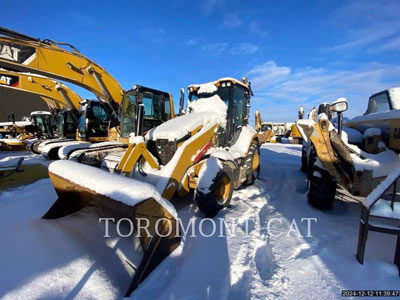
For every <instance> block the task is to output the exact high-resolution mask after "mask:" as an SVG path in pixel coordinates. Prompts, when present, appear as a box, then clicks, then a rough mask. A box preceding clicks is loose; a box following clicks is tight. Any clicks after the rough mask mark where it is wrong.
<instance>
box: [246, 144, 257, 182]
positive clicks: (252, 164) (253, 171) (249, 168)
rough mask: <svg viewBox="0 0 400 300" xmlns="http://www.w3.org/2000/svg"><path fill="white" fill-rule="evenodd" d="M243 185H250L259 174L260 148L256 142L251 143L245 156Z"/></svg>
mask: <svg viewBox="0 0 400 300" xmlns="http://www.w3.org/2000/svg"><path fill="white" fill-rule="evenodd" d="M245 164H246V180H245V182H244V184H245V185H252V184H253V183H254V181H255V180H256V179H257V178H258V176H259V174H260V147H259V145H258V142H257V141H254V142H252V143H251V145H250V148H249V151H248V152H247V156H246V161H245Z"/></svg>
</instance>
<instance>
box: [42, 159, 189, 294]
mask: <svg viewBox="0 0 400 300" xmlns="http://www.w3.org/2000/svg"><path fill="white" fill-rule="evenodd" d="M49 177H50V179H51V181H52V183H53V185H54V188H55V190H56V192H57V195H58V197H59V198H58V199H57V201H56V202H55V203H54V204H53V206H52V207H51V208H50V209H49V210H48V211H47V213H46V214H45V215H44V216H43V218H44V219H57V218H61V217H64V216H67V215H70V214H72V213H75V212H77V211H79V210H81V209H82V208H84V207H86V206H87V205H88V204H89V203H93V204H94V205H95V206H96V207H98V208H100V210H101V212H102V214H106V215H105V216H103V215H102V217H108V218H114V219H115V221H117V220H120V219H122V218H127V219H129V220H131V221H132V223H133V224H135V225H136V224H143V223H142V222H141V221H145V222H144V224H146V226H143V227H141V226H136V227H135V228H136V230H137V232H136V233H135V234H134V235H133V237H134V238H139V240H140V244H141V246H142V250H143V258H142V260H141V262H140V264H139V265H138V266H137V268H136V272H135V274H134V276H133V279H132V282H131V285H130V288H129V290H128V292H127V295H129V294H130V293H131V292H132V291H133V290H134V289H135V288H136V287H137V286H138V285H139V284H140V282H142V281H143V280H144V279H145V278H146V276H147V275H149V273H150V272H151V271H152V270H153V269H154V268H155V267H157V265H158V264H159V263H160V262H161V261H162V260H163V259H164V258H165V257H167V256H168V255H169V254H170V253H171V252H172V251H173V250H174V249H175V248H176V247H178V246H179V244H180V241H181V238H180V234H179V226H178V222H177V219H176V218H177V213H176V210H175V208H174V207H173V205H172V204H171V203H170V202H168V201H166V200H165V199H164V198H163V197H162V196H161V195H160V193H159V192H158V191H157V190H156V188H155V187H154V186H152V185H151V184H148V183H144V182H141V181H138V180H135V179H132V178H127V177H124V176H121V175H118V174H112V173H108V172H106V171H103V170H101V169H97V168H94V167H91V166H87V165H83V164H79V163H76V162H73V161H69V160H60V161H56V162H53V163H51V164H50V166H49ZM139 219H140V220H141V221H140V222H139Z"/></svg>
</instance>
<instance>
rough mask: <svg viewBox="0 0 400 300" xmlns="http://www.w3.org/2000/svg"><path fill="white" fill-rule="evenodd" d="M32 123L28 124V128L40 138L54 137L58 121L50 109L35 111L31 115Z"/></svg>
mask: <svg viewBox="0 0 400 300" xmlns="http://www.w3.org/2000/svg"><path fill="white" fill-rule="evenodd" d="M29 119H30V121H31V122H32V125H30V126H27V128H26V129H27V130H28V131H29V132H32V133H34V134H35V135H36V137H38V138H53V137H54V131H55V129H56V123H55V121H54V117H53V115H52V114H51V113H50V112H48V111H34V112H32V113H31V115H30V117H29Z"/></svg>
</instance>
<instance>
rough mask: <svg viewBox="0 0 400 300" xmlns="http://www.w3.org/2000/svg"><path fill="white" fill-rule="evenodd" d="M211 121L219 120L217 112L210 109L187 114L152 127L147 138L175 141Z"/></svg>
mask: <svg viewBox="0 0 400 300" xmlns="http://www.w3.org/2000/svg"><path fill="white" fill-rule="evenodd" d="M224 105H225V104H224ZM209 121H214V122H217V121H218V120H217V115H216V114H215V113H210V112H209V111H208V112H207V111H206V112H196V113H191V114H186V115H183V116H179V117H176V118H174V119H171V120H169V121H167V122H165V123H163V124H161V125H160V126H158V127H155V128H153V129H151V130H150V131H149V132H148V133H147V134H146V139H151V140H156V139H168V140H169V141H174V140H176V139H178V140H179V139H180V138H182V137H184V136H185V135H187V134H188V133H190V132H191V131H193V130H195V129H196V128H198V127H200V126H204V125H205V124H206V123H207V122H209Z"/></svg>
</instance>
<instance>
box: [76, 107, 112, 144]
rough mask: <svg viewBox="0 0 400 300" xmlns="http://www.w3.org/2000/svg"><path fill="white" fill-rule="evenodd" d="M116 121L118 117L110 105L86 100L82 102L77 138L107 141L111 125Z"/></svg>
mask: <svg viewBox="0 0 400 300" xmlns="http://www.w3.org/2000/svg"><path fill="white" fill-rule="evenodd" d="M115 122H117V117H116V116H115V114H114V113H113V110H112V109H111V107H110V105H108V104H107V103H105V102H100V101H97V100H85V101H83V102H82V103H81V109H80V116H79V121H78V130H77V132H76V134H77V137H76V138H77V140H81V141H90V142H99V141H107V140H108V130H109V126H110V124H115Z"/></svg>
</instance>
